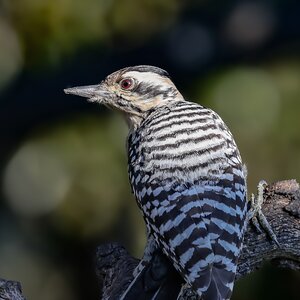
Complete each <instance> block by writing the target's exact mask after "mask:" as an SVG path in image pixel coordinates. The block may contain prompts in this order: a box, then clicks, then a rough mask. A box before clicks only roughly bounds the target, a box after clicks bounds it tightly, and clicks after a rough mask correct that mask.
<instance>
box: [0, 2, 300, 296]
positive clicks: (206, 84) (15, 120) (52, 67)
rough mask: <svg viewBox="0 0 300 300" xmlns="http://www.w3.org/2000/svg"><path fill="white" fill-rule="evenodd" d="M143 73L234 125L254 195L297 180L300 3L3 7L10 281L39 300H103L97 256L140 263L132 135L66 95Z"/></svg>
mask: <svg viewBox="0 0 300 300" xmlns="http://www.w3.org/2000/svg"><path fill="white" fill-rule="evenodd" d="M136 64H152V65H156V66H159V67H162V68H164V69H166V70H168V71H169V73H170V74H171V76H172V78H173V80H174V81H175V83H176V84H177V86H178V87H179V89H180V90H181V91H182V93H183V94H184V95H185V96H186V98H187V99H190V100H192V101H198V102H199V103H201V104H203V105H205V106H208V107H211V108H213V109H214V110H216V111H217V112H218V113H219V114H220V115H221V116H222V117H223V119H224V120H225V121H226V123H227V124H228V125H229V127H230V128H231V130H232V132H233V133H234V135H235V138H236V141H237V143H238V145H239V147H240V150H241V154H242V156H243V158H244V161H245V162H246V163H247V166H248V170H249V191H250V192H253V191H255V186H256V184H257V182H258V181H259V180H260V179H265V180H267V181H269V182H273V181H276V180H280V179H291V178H296V179H297V178H298V180H299V177H298V176H299V168H300V154H299V152H300V134H299V131H300V117H299V113H300V2H299V1H289V0H273V1H267V0H265V1H238V0H235V1H233V0H226V1H217V0H210V1H208V0H202V1H179V0H164V1H160V0H136V1H134V0H127V1H121V0H120V1H117V0H85V1H82V0H0V145H1V147H0V171H1V195H0V277H2V278H7V279H13V280H18V281H21V282H22V285H23V289H24V293H25V295H26V296H27V298H28V300H62V299H63V300H71V299H72V300H77V299H87V300H89V299H90V300H92V299H93V300H94V299H99V293H100V290H99V286H98V282H97V280H96V277H95V273H94V253H95V247H96V245H98V244H100V243H103V242H107V241H116V240H117V241H119V242H121V243H123V244H124V245H125V246H126V247H127V249H129V251H130V252H131V253H132V254H133V255H136V256H138V255H141V253H142V251H143V246H144V243H145V233H144V225H143V221H142V219H141V216H140V214H139V211H138V209H137V207H136V204H135V200H134V199H133V196H132V195H131V193H130V187H129V183H128V179H127V170H126V169H127V166H126V154H125V138H126V133H127V128H126V126H125V123H124V122H123V120H122V119H121V118H120V117H119V116H118V115H116V114H113V113H112V112H110V111H108V110H107V109H105V108H103V107H98V106H97V105H92V104H88V103H87V102H85V101H84V100H83V99H80V98H77V97H71V96H65V95H64V94H63V88H66V87H69V86H76V85H85V84H95V83H98V82H99V81H100V80H102V79H103V78H104V77H105V76H106V75H108V74H109V73H111V72H112V71H115V70H117V69H119V68H122V67H125V66H129V65H136ZM299 284H300V275H299V273H296V272H293V271H290V270H279V269H276V268H274V267H272V266H270V265H266V266H265V267H264V268H263V269H262V270H260V271H258V272H256V273H255V274H251V275H250V276H248V277H247V278H245V279H243V280H241V281H239V282H238V283H237V285H236V289H235V292H234V296H233V299H234V300H238V299H240V300H252V299H272V300H275V299H299V291H300V290H299Z"/></svg>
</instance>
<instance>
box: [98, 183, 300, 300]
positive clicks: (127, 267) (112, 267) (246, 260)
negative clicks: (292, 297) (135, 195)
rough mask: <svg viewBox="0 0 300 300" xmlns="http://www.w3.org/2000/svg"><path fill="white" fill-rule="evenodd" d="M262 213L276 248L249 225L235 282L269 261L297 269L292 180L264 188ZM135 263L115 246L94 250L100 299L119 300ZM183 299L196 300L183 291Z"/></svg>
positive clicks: (299, 224) (298, 203)
mask: <svg viewBox="0 0 300 300" xmlns="http://www.w3.org/2000/svg"><path fill="white" fill-rule="evenodd" d="M262 211H263V213H264V215H265V217H266V218H267V220H268V222H269V224H270V225H271V227H272V229H273V231H274V232H275V234H276V236H277V239H278V241H279V244H280V247H278V246H277V245H276V243H275V242H274V241H272V240H270V238H269V237H268V236H266V234H265V233H263V232H258V231H257V230H256V229H255V228H254V227H253V226H252V225H251V224H249V226H248V228H247V231H246V233H245V236H244V246H243V250H242V253H241V256H240V259H239V263H238V271H237V276H236V280H238V279H239V278H241V277H243V276H245V275H247V274H249V273H251V272H254V271H255V270H257V269H259V268H260V267H261V266H262V265H263V263H264V262H266V261H269V262H271V263H273V264H275V265H277V266H279V267H285V268H290V269H294V270H300V189H299V184H298V183H297V182H296V181H295V180H285V181H280V182H277V183H274V184H272V185H270V186H267V187H266V189H265V193H264V203H263V207H262ZM138 262H139V260H137V259H135V258H133V257H131V256H130V255H129V254H128V253H127V251H126V250H125V249H124V248H123V247H122V246H121V245H119V244H118V243H114V244H105V245H101V246H100V247H99V248H98V251H97V270H98V275H99V278H100V280H101V282H102V291H103V295H102V297H103V299H119V298H120V295H121V294H122V292H123V291H124V290H125V289H126V288H127V286H128V285H129V283H130V281H131V280H132V271H133V270H134V268H135V266H136V265H137V264H138ZM183 299H190V300H191V299H197V296H196V295H195V294H194V293H193V292H192V291H191V290H190V289H186V291H185V293H184V296H183V297H182V300H183Z"/></svg>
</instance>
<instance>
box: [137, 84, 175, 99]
mask: <svg viewBox="0 0 300 300" xmlns="http://www.w3.org/2000/svg"><path fill="white" fill-rule="evenodd" d="M134 92H135V93H137V94H138V95H140V96H146V97H147V98H148V99H151V98H155V97H156V96H158V95H162V96H163V98H167V97H168V96H170V94H173V96H175V93H176V89H175V88H173V87H169V88H168V89H164V88H163V86H161V85H152V84H146V83H142V82H141V83H139V84H138V85H137V86H136V88H135V89H134Z"/></svg>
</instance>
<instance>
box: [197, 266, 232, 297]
mask: <svg viewBox="0 0 300 300" xmlns="http://www.w3.org/2000/svg"><path fill="white" fill-rule="evenodd" d="M234 278H235V272H232V271H228V270H226V269H224V267H223V268H220V267H217V266H212V267H210V268H207V269H206V270H204V271H203V272H201V274H200V276H199V277H198V278H196V280H195V281H194V282H193V283H192V286H193V288H194V289H195V290H196V291H197V293H198V294H199V295H201V299H203V300H228V299H230V297H231V294H232V290H233V284H234Z"/></svg>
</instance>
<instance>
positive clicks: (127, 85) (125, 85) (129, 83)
mask: <svg viewBox="0 0 300 300" xmlns="http://www.w3.org/2000/svg"><path fill="white" fill-rule="evenodd" d="M120 86H121V88H122V89H123V90H129V89H131V88H132V87H133V80H132V79H131V78H125V79H123V80H121V81H120Z"/></svg>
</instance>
